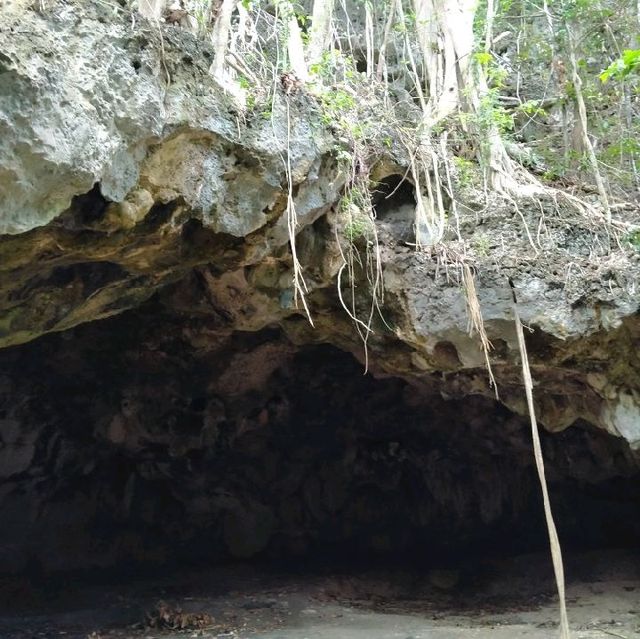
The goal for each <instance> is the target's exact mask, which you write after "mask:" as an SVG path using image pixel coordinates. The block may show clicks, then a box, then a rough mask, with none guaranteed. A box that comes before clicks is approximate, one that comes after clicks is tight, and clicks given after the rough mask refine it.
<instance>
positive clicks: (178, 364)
mask: <svg viewBox="0 0 640 639" xmlns="http://www.w3.org/2000/svg"><path fill="white" fill-rule="evenodd" d="M208 328H209V327H207V325H206V320H203V319H199V320H194V319H189V318H185V317H177V316H171V315H167V314H166V312H165V311H163V310H162V309H161V308H158V307H156V306H155V305H154V304H149V305H147V307H146V308H145V309H142V310H138V311H135V312H129V313H126V314H124V315H122V316H120V317H117V318H113V319H110V320H106V321H103V322H96V323H93V324H90V325H85V326H82V327H79V328H76V329H74V330H73V331H68V332H66V333H61V334H55V335H49V336H46V337H44V338H42V339H39V340H37V341H35V342H33V343H30V344H27V345H23V346H20V347H16V348H11V349H6V350H5V351H2V352H0V370H1V371H2V374H1V375H0V429H1V430H0V437H2V447H1V448H0V475H1V478H0V521H2V526H1V527H0V572H1V573H3V574H28V575H30V576H31V577H32V578H33V579H38V578H40V577H43V576H48V575H52V574H56V573H70V572H73V573H85V574H91V573H93V574H95V571H96V569H100V575H104V574H107V571H113V572H115V573H117V572H118V571H126V570H129V571H130V570H134V569H135V570H140V569H141V568H145V567H148V568H159V567H160V568H162V569H168V568H170V567H172V566H176V565H185V564H187V565H189V564H197V565H199V566H202V565H203V564H204V565H208V564H213V563H216V562H229V561H238V560H240V561H261V562H263V561H271V562H275V563H276V564H278V565H280V566H283V567H287V568H295V567H297V566H299V565H301V563H304V564H305V565H307V563H308V562H313V561H315V562H318V563H324V562H330V561H332V560H335V561H341V562H344V561H345V560H347V559H348V560H349V561H356V562H357V561H360V562H368V563H369V564H370V563H371V562H380V563H384V562H387V561H393V562H398V561H402V560H407V561H409V562H411V563H412V564H415V563H416V562H423V563H424V564H425V565H436V566H437V565H439V564H441V563H442V562H451V561H454V562H456V561H463V560H464V558H466V557H473V556H476V557H477V556H483V557H486V556H503V555H506V554H510V553H520V552H526V551H531V550H541V549H545V548H546V547H547V540H546V532H545V527H544V520H543V512H542V507H541V502H540V497H539V488H538V484H537V478H536V474H535V467H534V464H533V456H532V452H531V445H530V434H529V430H528V422H527V421H526V420H525V419H523V418H521V417H519V416H516V415H514V414H512V413H511V412H509V411H508V410H507V409H506V408H504V407H503V406H501V405H499V404H497V403H495V402H494V401H491V400H488V399H486V398H482V397H479V396H471V397H465V398H460V399H450V400H445V399H443V398H442V397H441V396H440V394H436V393H435V392H430V391H429V389H428V387H425V388H422V389H418V388H415V387H412V386H410V385H409V384H408V383H407V382H406V381H403V380H401V379H375V378H373V377H372V376H371V375H363V370H362V365H361V364H360V363H358V362H357V361H356V360H355V359H354V358H353V357H352V356H351V355H350V354H348V353H345V352H341V351H339V350H337V349H336V348H334V347H332V346H329V345H315V346H306V347H294V346H293V345H292V344H291V343H290V342H288V340H287V339H286V337H285V336H284V334H283V333H282V332H281V331H280V329H278V328H276V327H273V328H270V329H266V330H264V331H261V332H258V333H233V334H229V335H224V334H220V333H219V332H216V331H212V330H208ZM543 445H544V450H545V456H546V459H547V464H548V468H547V472H548V476H549V480H550V483H551V493H552V498H553V505H554V508H555V513H556V517H557V522H558V527H559V530H560V534H561V537H562V540H563V542H564V544H565V546H566V547H569V548H575V549H584V548H601V547H608V546H615V547H619V546H633V545H634V544H637V540H638V538H639V534H640V498H639V496H638V491H637V485H638V483H637V482H638V479H639V477H638V473H637V466H636V464H635V462H634V461H633V456H632V455H631V454H630V453H629V451H628V450H627V448H626V446H625V445H624V443H623V441H622V440H620V439H617V438H614V437H611V436H610V435H607V434H606V433H604V432H602V431H599V430H596V429H594V428H592V427H591V426H590V425H589V424H586V423H576V424H575V425H574V426H573V427H571V428H569V429H567V430H566V431H564V432H562V433H559V434H554V435H550V434H543ZM303 559H304V562H302V560H303Z"/></svg>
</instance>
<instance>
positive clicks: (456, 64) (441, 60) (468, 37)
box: [413, 0, 477, 124]
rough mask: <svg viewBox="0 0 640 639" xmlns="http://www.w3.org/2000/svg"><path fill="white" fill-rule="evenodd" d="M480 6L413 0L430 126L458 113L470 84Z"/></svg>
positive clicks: (464, 0) (469, 1)
mask: <svg viewBox="0 0 640 639" xmlns="http://www.w3.org/2000/svg"><path fill="white" fill-rule="evenodd" d="M476 5H477V2H476V1H475V0H413V6H414V11H415V14H416V24H417V30H418V44H419V46H420V50H421V53H422V60H423V65H424V75H425V76H426V84H427V89H428V102H427V108H428V114H427V121H428V123H430V124H435V123H436V122H438V121H439V120H442V119H443V118H445V117H447V116H448V115H450V114H451V113H453V111H455V109H456V108H457V107H458V106H459V104H460V101H461V94H462V90H463V89H464V88H465V86H467V84H468V75H469V66H470V62H471V53H472V51H473V20H474V17H475V11H476Z"/></svg>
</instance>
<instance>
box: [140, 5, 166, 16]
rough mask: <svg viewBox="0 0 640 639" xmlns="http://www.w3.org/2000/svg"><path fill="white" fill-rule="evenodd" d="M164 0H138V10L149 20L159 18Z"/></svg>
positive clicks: (163, 6)
mask: <svg viewBox="0 0 640 639" xmlns="http://www.w3.org/2000/svg"><path fill="white" fill-rule="evenodd" d="M165 5H166V0H138V11H139V12H140V13H141V14H142V15H143V16H144V17H145V18H149V20H160V18H161V17H162V12H163V11H164V8H165Z"/></svg>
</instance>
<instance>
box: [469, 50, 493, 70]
mask: <svg viewBox="0 0 640 639" xmlns="http://www.w3.org/2000/svg"><path fill="white" fill-rule="evenodd" d="M473 57H474V58H475V61H476V62H477V63H478V64H481V65H482V66H483V67H486V66H488V65H489V64H491V61H492V59H493V58H492V57H491V54H490V53H487V52H486V51H479V52H478V53H474V54H473Z"/></svg>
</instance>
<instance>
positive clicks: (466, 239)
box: [0, 1, 640, 569]
mask: <svg viewBox="0 0 640 639" xmlns="http://www.w3.org/2000/svg"><path fill="white" fill-rule="evenodd" d="M50 5H52V6H51V7H50V8H49V9H48V10H47V12H45V13H42V14H41V13H38V12H36V11H33V10H25V9H24V8H22V9H20V8H19V6H18V5H16V6H15V7H14V8H13V9H12V8H10V7H8V8H6V9H3V11H4V14H3V24H2V26H1V27H0V51H2V53H1V54H0V232H1V233H4V235H3V236H2V237H0V307H1V308H2V315H1V316H0V345H2V346H3V347H6V350H4V351H0V361H2V366H0V369H1V370H3V371H5V373H4V374H3V376H2V377H1V378H0V394H1V399H2V407H1V408H0V410H1V411H2V412H1V413H0V446H1V447H0V482H1V484H0V517H1V518H2V520H3V521H8V522H10V525H8V526H6V527H4V529H3V531H2V537H1V538H0V553H1V554H2V557H3V562H4V561H6V562H7V564H6V565H7V566H8V569H14V568H15V569H19V568H20V567H21V566H23V565H24V564H25V563H26V562H28V561H29V559H30V558H35V559H37V561H39V562H42V563H43V564H44V565H46V567H47V568H48V569H63V568H74V567H78V568H80V567H87V566H88V565H90V564H91V563H102V564H105V565H106V564H112V563H115V562H117V561H123V560H127V559H129V558H136V559H139V560H144V559H149V560H153V559H167V558H168V557H167V552H168V551H169V550H170V549H171V548H182V549H183V550H180V551H178V550H176V551H175V552H176V553H178V554H180V553H183V554H184V555H185V556H189V555H190V554H191V556H193V554H194V553H195V554H199V555H201V554H202V553H205V554H207V553H208V555H209V556H212V557H222V556H225V555H228V554H231V555H234V556H243V557H244V556H253V555H255V554H257V553H261V552H273V553H277V552H288V553H289V552H304V551H305V550H308V549H310V548H312V547H313V546H314V544H320V543H332V544H333V543H335V544H336V545H337V546H340V547H342V548H346V547H349V545H350V544H351V545H352V546H355V545H358V544H360V543H362V540H363V539H364V540H365V541H364V546H363V547H365V548H370V549H377V550H385V549H390V548H395V549H403V548H406V549H409V548H412V547H416V546H417V545H418V544H417V540H418V539H422V540H424V535H425V534H426V532H428V533H429V535H430V539H432V543H433V547H434V548H435V547H438V546H439V545H443V544H444V542H443V539H442V537H444V536H447V537H450V538H451V543H452V544H453V545H455V544H463V543H467V542H469V540H470V539H471V538H472V537H473V536H474V534H475V532H477V529H478V527H484V529H485V531H486V532H485V533H482V534H486V535H489V534H494V533H495V531H500V530H503V531H504V530H507V529H508V528H509V527H511V528H512V527H513V526H515V525H516V524H517V522H522V521H523V519H522V516H523V513H529V512H532V511H530V510H529V509H530V508H537V502H536V497H535V494H536V493H535V483H534V475H533V474H532V469H531V456H530V451H529V448H528V444H527V439H526V419H525V418H524V417H522V416H524V415H526V404H525V401H524V394H523V390H522V384H521V371H520V356H519V352H518V346H517V341H516V335H515V328H514V322H513V311H512V309H513V295H514V294H515V296H516V299H517V304H518V309H519V313H520V316H521V318H522V320H523V321H524V323H525V324H526V325H527V326H528V327H530V328H531V332H530V333H529V334H528V335H527V339H528V347H529V351H530V359H531V364H532V373H533V376H534V381H535V383H536V388H535V399H536V409H537V413H538V417H539V420H540V422H541V423H542V424H543V426H545V427H546V428H547V430H549V431H565V429H568V427H570V426H571V427H572V428H570V429H568V430H566V432H563V433H562V434H554V435H548V436H547V437H546V440H545V442H546V447H547V455H548V463H549V465H550V469H549V473H550V475H551V477H552V480H553V481H554V484H555V490H556V493H557V495H558V498H559V500H560V506H559V508H560V509H562V503H566V504H569V503H571V504H573V503H576V504H578V506H576V508H575V509H574V510H571V508H570V506H569V505H567V508H566V519H565V520H564V524H563V525H564V527H565V529H566V530H567V531H569V533H570V532H571V531H572V530H575V531H577V530H583V531H584V530H585V529H587V528H588V526H587V524H588V523H589V518H590V515H589V513H590V512H591V513H593V512H594V511H593V510H589V509H590V508H595V507H596V506H595V505H594V504H596V502H597V504H599V505H598V508H605V507H606V508H609V507H610V508H611V518H612V521H614V522H617V523H616V524H615V526H613V529H615V530H616V531H618V532H617V533H615V534H618V535H619V536H620V538H621V539H622V540H623V541H624V539H627V538H628V539H630V537H625V535H631V534H632V533H633V534H635V535H637V533H638V532H639V531H638V528H637V525H638V523H637V522H638V521H639V519H638V517H637V515H638V502H637V500H634V499H633V498H632V497H629V498H627V493H626V492H625V491H631V488H630V486H632V485H633V483H632V482H633V481H635V479H630V478H637V472H638V467H637V464H638V462H637V454H636V453H634V452H633V451H634V450H636V449H638V448H640V381H639V380H640V359H639V358H638V357H637V351H638V347H639V345H640V323H639V322H638V317H637V310H638V305H639V302H640V291H639V289H638V281H640V280H639V275H640V259H639V256H638V254H637V253H635V252H634V250H633V249H632V248H630V247H628V246H626V245H625V244H624V243H623V242H621V241H619V240H620V236H619V235H616V232H615V227H614V228H613V229H611V228H607V227H605V226H604V225H603V224H602V223H601V222H600V221H598V220H593V219H586V218H584V217H581V216H579V215H578V214H577V213H576V212H575V211H576V210H575V208H571V207H568V206H566V199H563V197H562V194H558V196H557V198H555V199H550V200H549V201H544V200H543V201H540V202H538V201H529V200H526V199H523V200H522V201H518V202H510V203H505V202H504V201H500V200H498V199H497V198H496V200H495V201H493V202H490V204H489V206H487V204H486V203H485V202H484V201H481V199H480V197H479V193H480V190H479V189H478V188H475V186H474V185H473V183H471V184H469V180H468V178H466V177H465V178H464V179H463V177H464V176H462V175H453V176H452V184H453V185H454V188H455V191H454V193H453V195H454V200H455V205H454V202H453V201H449V202H448V206H449V208H450V209H451V211H452V215H451V217H452V219H451V220H450V228H449V231H448V233H449V235H448V236H447V239H446V241H445V242H444V243H443V244H442V245H440V246H438V247H437V248H433V249H432V250H431V251H430V252H416V251H415V249H414V247H413V246H411V244H412V243H413V242H414V236H413V230H412V216H413V208H414V207H415V199H414V195H413V187H412V185H411V184H410V183H409V182H408V181H406V180H405V181H403V175H404V172H405V164H406V158H404V157H403V155H402V153H401V152H400V151H395V149H394V148H393V145H392V149H382V150H379V153H377V155H375V157H372V158H367V159H366V160H367V162H370V163H371V164H372V165H373V169H372V175H373V176H374V177H375V178H376V179H377V180H378V183H377V184H376V185H374V186H372V191H373V201H374V205H375V208H376V214H377V217H376V221H375V225H376V235H377V238H378V240H379V244H378V247H379V256H380V267H381V270H380V277H381V278H382V280H383V281H384V289H385V294H384V299H382V298H380V297H379V298H378V299H377V302H376V303H377V306H378V308H376V305H375V304H374V305H373V306H372V286H371V282H372V281H373V279H375V277H377V275H376V273H377V272H378V271H376V268H375V264H373V263H372V262H371V261H370V260H371V256H372V255H375V254H376V250H375V247H374V245H373V243H372V242H371V237H370V235H369V234H367V233H364V234H363V235H362V237H358V238H355V239H354V238H353V235H350V234H349V233H347V232H345V224H344V220H343V219H342V208H341V207H340V206H339V202H340V198H341V195H342V191H343V189H344V187H345V185H346V184H347V183H348V181H349V176H348V174H347V172H346V171H344V169H343V168H341V166H340V164H339V163H338V162H337V160H336V158H335V157H334V156H335V153H334V151H335V139H334V136H333V133H332V131H331V130H328V129H324V128H322V127H320V126H317V127H316V126H314V125H313V122H316V121H318V114H317V108H318V105H317V102H316V100H315V99H314V98H313V97H312V96H309V95H307V94H306V93H305V92H304V91H298V92H295V93H294V94H292V95H286V94H285V93H284V92H283V91H282V90H281V88H280V87H278V88H277V89H276V91H275V94H274V97H273V102H272V111H271V113H270V114H269V117H268V118H265V117H263V114H261V113H245V112H239V111H238V110H237V109H236V108H235V107H234V106H233V104H232V103H231V101H230V100H228V99H227V98H226V97H225V95H224V94H223V93H222V92H221V90H220V88H219V87H218V86H217V85H216V84H214V83H213V82H212V81H211V79H210V76H209V74H208V67H209V65H210V59H211V51H210V50H209V49H208V48H207V46H206V45H205V44H203V43H202V42H199V41H197V40H196V39H195V38H193V37H192V36H191V35H190V34H188V33H187V32H185V31H182V30H180V29H179V28H168V27H167V28H163V30H162V32H161V35H160V33H159V32H158V29H157V28H152V27H150V26H149V25H146V24H145V23H140V22H139V21H135V20H134V21H132V19H131V17H132V16H131V15H130V14H127V13H126V12H125V11H121V12H120V11H119V10H118V11H116V12H115V13H113V12H112V11H111V10H110V9H108V7H106V6H105V5H104V4H103V3H100V2H95V3H76V2H62V1H60V2H53V3H50ZM287 160H288V164H289V165H290V167H291V175H290V176H288V175H287V172H286V167H287ZM363 161H364V160H363ZM289 178H290V179H291V184H292V190H291V201H290V202H288V185H289ZM291 203H293V207H294V209H295V213H296V216H297V226H296V227H295V230H296V233H297V238H296V247H297V255H298V259H299V260H300V263H301V264H302V266H303V273H304V277H305V282H306V284H307V286H308V295H307V300H308V303H309V307H310V310H311V316H312V319H313V326H312V325H311V324H310V323H309V322H308V321H307V319H306V318H305V317H304V315H303V313H302V312H301V310H300V308H298V307H296V302H295V295H294V290H293V261H292V257H291V251H290V247H289V226H290V222H291V218H290V216H288V215H287V211H289V213H290V212H291V210H292V209H291ZM623 214H624V220H626V221H627V222H628V221H632V220H634V219H636V218H637V216H638V211H637V210H635V209H632V208H628V209H625V210H624V211H623ZM621 215H622V214H621ZM349 239H351V240H352V241H348V240H349ZM354 254H355V255H358V256H359V259H355V260H354V261H349V262H348V263H347V262H345V256H349V255H354ZM465 268H466V269H467V270H466V271H465ZM349 271H351V272H352V274H353V275H352V279H353V281H354V287H353V288H350V287H349V286H348V284H347V276H346V272H349ZM465 273H466V277H465V276H464V274H465ZM372 274H373V275H372ZM339 276H340V277H339ZM469 276H473V280H472V281H471V280H469ZM471 285H473V287H474V288H475V291H476V294H475V297H474V295H473V292H472V291H470V290H469V289H470V286H471ZM338 287H340V290H338ZM476 297H477V300H478V303H479V307H480V310H481V312H482V316H483V319H484V325H485V328H486V331H487V335H488V337H489V339H490V340H491V342H492V344H493V350H492V351H491V352H490V354H489V360H490V363H491V365H492V369H493V373H494V375H495V378H496V381H497V385H498V391H499V395H500V401H499V402H498V401H496V400H495V398H494V389H493V388H491V387H490V385H489V376H488V374H487V371H486V368H485V355H484V353H483V351H482V349H481V346H480V341H479V339H478V335H477V334H473V335H470V334H469V330H468V326H469V317H470V313H469V309H468V306H469V301H470V300H472V301H473V300H474V299H475V298H476ZM340 298H342V301H344V300H347V301H348V303H349V304H352V307H351V308H352V310H353V311H355V312H356V313H357V314H358V317H359V318H362V319H364V320H365V322H366V321H367V318H369V317H370V316H371V317H372V320H371V327H372V329H373V331H372V332H371V333H370V334H368V336H367V339H366V356H365V353H364V352H363V341H362V339H361V335H360V334H359V333H358V330H357V329H358V328H360V333H362V325H356V324H354V322H352V321H351V319H350V318H349V316H348V314H347V313H346V312H345V309H344V308H343V304H342V302H341V299H340ZM298 306H299V305H298ZM372 308H373V311H372V310H371V309H372ZM131 309H133V310H131ZM378 309H379V313H378ZM125 311H128V313H126V314H125V315H122V316H121V317H118V316H119V315H121V314H122V313H123V312H125ZM106 318H110V319H106ZM94 320H103V321H102V322H100V323H93V324H88V323H90V322H93V321H94ZM36 338H39V339H36ZM34 340H35V341H34ZM30 342H32V343H30ZM318 345H322V346H318ZM328 345H332V346H331V347H330V346H328ZM345 353H351V354H353V355H355V356H356V358H357V359H358V360H359V361H360V364H356V363H355V362H354V360H353V359H351V358H350V357H348V356H347V355H345ZM365 360H366V362H367V365H368V368H369V370H370V371H371V373H372V374H373V376H374V377H375V379H374V378H372V377H366V378H362V377H361V373H362V363H363V362H364V361H365ZM595 484H597V485H598V488H597V489H596V488H593V486H594V485H595ZM598 491H599V492H598ZM398 495H404V496H406V499H405V500H404V501H403V500H401V499H399V498H398ZM613 495H619V496H620V501H621V503H620V504H618V505H617V506H613V505H611V506H604V505H603V504H602V503H601V502H600V501H598V500H602V499H605V500H606V499H608V498H611V497H612V496H613ZM381 504H383V505H384V508H382V507H381ZM381 509H382V510H384V513H385V515H384V516H383V517H379V516H377V515H376V512H377V511H379V510H381ZM70 522H72V523H71V524H70ZM629 522H631V523H629ZM527 525H528V522H527ZM69 526H71V530H72V533H71V534H67V533H64V534H63V533H62V532H61V531H62V529H63V528H64V529H65V530H66V529H67V528H68V527H69ZM444 530H446V531H449V532H448V533H447V535H443V531H444ZM452 530H455V531H456V532H455V534H449V533H450V531H452ZM588 530H589V534H590V535H592V536H593V540H594V542H599V541H602V539H600V537H601V535H600V533H599V532H598V526H596V525H594V526H593V527H592V528H588ZM56 531H59V532H56ZM625 531H626V532H625ZM523 534H524V533H523ZM599 535H600V537H599ZM525 536H526V535H525ZM481 537H482V535H480V537H478V539H480V538H481ZM196 542H199V543H196ZM444 545H446V544H444Z"/></svg>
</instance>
